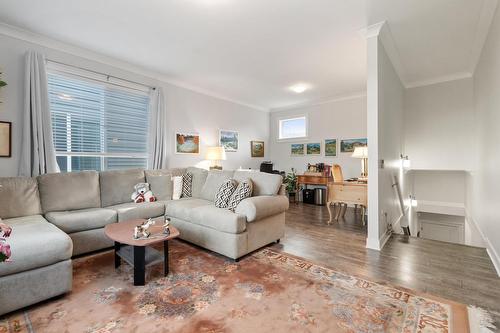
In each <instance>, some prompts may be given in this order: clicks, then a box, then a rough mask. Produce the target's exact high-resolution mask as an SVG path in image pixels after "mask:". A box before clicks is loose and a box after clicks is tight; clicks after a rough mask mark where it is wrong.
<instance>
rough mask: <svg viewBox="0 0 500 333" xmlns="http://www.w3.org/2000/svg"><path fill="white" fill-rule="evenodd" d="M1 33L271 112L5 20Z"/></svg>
mask: <svg viewBox="0 0 500 333" xmlns="http://www.w3.org/2000/svg"><path fill="white" fill-rule="evenodd" d="M0 35H4V36H7V37H11V38H15V39H19V40H22V41H25V42H28V43H33V44H37V45H40V46H43V47H46V48H49V49H53V50H57V51H60V52H64V53H67V54H71V55H73V56H76V57H79V58H84V59H87V60H91V61H95V62H98V63H101V64H105V65H108V66H112V67H116V68H119V69H121V70H124V71H127V72H130V73H133V74H136V75H141V76H144V77H147V78H149V79H153V80H155V81H158V82H163V83H167V84H170V85H173V86H176V87H179V88H184V89H187V90H190V91H193V92H196V93H200V94H203V95H206V96H210V97H213V98H217V99H220V100H223V101H226V102H231V103H234V104H238V105H241V106H245V107H248V108H251V109H256V110H259V111H264V112H269V109H268V108H266V107H263V106H260V105H255V104H252V103H248V102H245V101H240V100H236V99H233V98H230V97H227V96H224V95H221V94H218V93H215V92H212V91H210V90H207V89H204V88H200V87H197V86H194V85H191V84H189V83H186V82H183V81H179V80H175V79H172V78H170V77H167V76H165V75H163V74H160V73H157V72H154V71H151V70H148V69H145V68H143V67H140V66H137V65H134V64H131V63H128V62H126V61H122V60H119V59H116V58H113V57H109V56H106V55H104V54H101V53H98V52H95V51H91V50H89V49H86V48H82V47H79V46H76V45H73V44H70V43H66V42H62V41H59V40H57V39H54V38H50V37H47V36H44V35H41V34H37V33H34V32H32V31H28V30H25V29H21V28H18V27H15V26H12V25H9V24H7V23H4V22H0Z"/></svg>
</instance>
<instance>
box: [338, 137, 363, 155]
mask: <svg viewBox="0 0 500 333" xmlns="http://www.w3.org/2000/svg"><path fill="white" fill-rule="evenodd" d="M367 144H368V140H367V139H366V138H361V139H344V140H341V141H340V152H341V153H352V152H353V151H354V148H356V147H364V146H366V145H367Z"/></svg>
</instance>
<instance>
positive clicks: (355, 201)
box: [326, 182, 368, 225]
mask: <svg viewBox="0 0 500 333" xmlns="http://www.w3.org/2000/svg"><path fill="white" fill-rule="evenodd" d="M327 187H328V195H327V198H328V199H327V203H326V207H327V208H328V213H329V214H330V219H329V221H328V224H330V223H331V222H332V219H333V215H332V209H331V207H330V205H331V204H333V205H334V206H335V205H336V204H340V207H339V211H338V213H337V215H336V216H335V220H338V219H339V217H340V214H341V212H342V209H344V212H343V214H345V209H346V208H347V205H348V204H350V205H355V206H357V205H360V206H361V220H362V221H363V225H365V211H366V207H368V184H367V183H362V182H342V183H335V182H329V183H328V186H327ZM343 204H345V207H342V205H343ZM342 216H343V215H342Z"/></svg>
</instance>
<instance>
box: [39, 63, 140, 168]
mask: <svg viewBox="0 0 500 333" xmlns="http://www.w3.org/2000/svg"><path fill="white" fill-rule="evenodd" d="M48 86H49V100H50V109H51V115H52V127H53V136H54V145H55V149H56V155H57V161H58V163H59V167H60V168H61V171H81V170H98V171H101V170H113V169H125V168H136V167H140V168H146V167H147V143H148V108H149V96H148V94H147V92H146V91H140V90H135V89H130V88H126V87H124V86H122V85H117V84H110V83H108V82H101V81H99V80H92V79H89V78H88V77H83V76H82V77H80V76H78V75H74V74H70V73H63V72H59V71H51V70H50V69H49V73H48Z"/></svg>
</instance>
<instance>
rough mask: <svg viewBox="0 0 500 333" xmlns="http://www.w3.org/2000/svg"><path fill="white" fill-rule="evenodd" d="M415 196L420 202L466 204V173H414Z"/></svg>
mask: <svg viewBox="0 0 500 333" xmlns="http://www.w3.org/2000/svg"><path fill="white" fill-rule="evenodd" d="M412 174H413V183H414V185H413V194H414V195H415V198H416V199H417V200H419V201H421V200H423V201H436V202H449V203H456V204H464V203H465V177H466V172H465V171H431V170H418V171H415V170H414V171H412Z"/></svg>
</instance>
